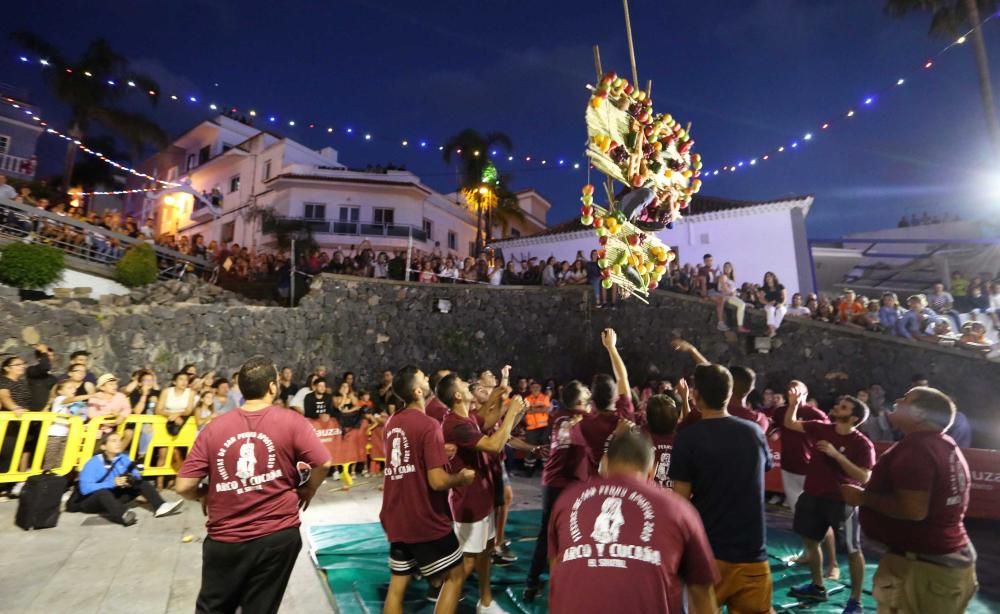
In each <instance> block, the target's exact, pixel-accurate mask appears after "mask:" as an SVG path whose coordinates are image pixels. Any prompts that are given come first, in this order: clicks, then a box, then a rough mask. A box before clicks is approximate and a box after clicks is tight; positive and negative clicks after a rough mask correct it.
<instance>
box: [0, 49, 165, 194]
mask: <svg viewBox="0 0 1000 614" xmlns="http://www.w3.org/2000/svg"><path fill="white" fill-rule="evenodd" d="M11 38H12V39H13V40H14V41H15V42H17V43H18V44H20V45H21V46H22V47H24V48H25V49H27V50H28V51H31V52H33V53H36V54H38V55H40V56H41V57H42V58H44V59H45V60H46V61H47V62H48V64H49V69H48V70H47V71H46V72H45V77H46V80H47V81H48V84H49V87H50V88H51V90H52V94H53V95H54V96H55V97H56V98H57V99H58V100H59V101H60V102H62V103H63V104H65V105H66V106H68V107H69V109H70V129H69V135H70V136H72V137H73V138H74V139H77V140H83V139H84V138H85V137H86V136H87V134H88V133H89V132H90V131H91V130H92V129H93V127H94V125H95V124H100V125H101V126H103V127H104V128H106V129H107V130H110V131H111V132H113V133H115V134H117V135H119V136H121V137H122V138H123V139H124V140H125V141H127V142H128V143H129V144H130V146H131V148H132V150H133V153H136V154H137V155H138V154H139V152H141V150H142V148H143V147H144V146H145V145H147V144H152V145H155V146H157V147H165V146H166V144H167V142H168V139H167V134H166V133H165V132H164V131H163V130H162V129H161V128H160V127H159V126H157V125H156V124H155V123H154V122H153V121H151V120H150V119H148V118H146V117H144V116H142V115H140V114H138V113H132V112H128V111H123V110H121V109H119V108H117V107H115V106H114V103H116V102H118V101H119V100H121V99H122V98H124V97H125V96H126V94H127V91H128V90H129V89H133V88H131V87H121V86H119V87H111V86H109V85H108V84H107V81H108V80H109V79H110V80H116V81H119V82H121V83H123V84H124V83H129V82H131V83H134V84H135V88H134V89H138V90H139V91H142V92H155V93H156V95H148V96H146V98H148V99H149V101H150V103H152V104H154V105H155V104H156V101H157V99H158V94H159V92H160V87H159V85H157V83H156V81H154V80H153V78H152V77H150V76H148V75H146V74H143V73H140V72H136V71H133V70H131V69H130V67H129V62H128V60H127V59H126V58H125V57H124V56H122V55H120V54H118V53H117V52H116V51H115V50H114V49H112V48H111V45H110V44H108V42H107V41H106V40H104V39H103V38H97V39H94V40H93V41H91V42H90V44H89V45H87V48H86V49H85V50H84V51H83V53H82V54H81V55H80V56H79V58H77V59H76V60H71V59H69V58H68V57H67V56H66V55H64V54H63V53H62V52H61V51H60V50H59V49H58V48H57V47H56V46H55V45H53V44H51V43H49V42H48V41H46V40H45V39H43V38H42V37H40V36H38V35H37V34H34V33H33V32H24V31H20V32H15V33H14V34H12V35H11ZM88 73H89V74H90V75H92V76H87V75H88ZM76 150H77V147H76V145H75V144H73V143H68V144H67V147H66V164H65V168H64V170H63V191H68V190H69V186H70V185H71V181H72V178H73V166H74V164H75V162H76Z"/></svg>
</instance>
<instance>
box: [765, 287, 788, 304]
mask: <svg viewBox="0 0 1000 614" xmlns="http://www.w3.org/2000/svg"><path fill="white" fill-rule="evenodd" d="M761 290H763V291H764V300H765V301H767V302H768V303H774V304H775V305H781V304H782V303H784V301H783V300H781V293H782V292H783V291H784V290H785V287H784V286H782V285H781V284H778V285H777V286H776V287H775V288H774V289H773V290H769V289H768V288H767V287H766V286H765V287H762V288H761Z"/></svg>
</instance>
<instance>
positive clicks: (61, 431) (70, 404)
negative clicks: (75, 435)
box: [42, 380, 87, 471]
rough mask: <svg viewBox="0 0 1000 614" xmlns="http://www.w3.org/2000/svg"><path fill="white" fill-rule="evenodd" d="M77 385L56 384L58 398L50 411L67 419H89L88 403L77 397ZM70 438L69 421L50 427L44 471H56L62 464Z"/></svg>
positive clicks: (53, 402) (67, 383)
mask: <svg viewBox="0 0 1000 614" xmlns="http://www.w3.org/2000/svg"><path fill="white" fill-rule="evenodd" d="M76 387H77V386H76V383H75V382H71V381H70V380H63V381H62V382H61V383H59V384H56V390H55V392H56V396H55V398H54V399H52V405H51V406H50V407H49V408H48V411H50V412H52V413H54V414H56V415H58V416H61V417H65V418H70V417H72V416H79V417H81V418H83V419H84V420H86V419H87V401H86V399H82V398H79V397H76V396H75V394H76ZM68 436H69V420H63V419H61V418H60V419H59V420H57V421H56V422H54V423H53V424H52V426H50V427H49V438H48V439H47V440H46V442H45V456H44V457H43V458H42V469H43V470H45V471H48V470H51V469H55V468H56V467H58V466H59V465H61V464H62V461H63V456H64V455H65V453H66V441H67V437H68Z"/></svg>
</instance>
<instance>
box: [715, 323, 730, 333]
mask: <svg viewBox="0 0 1000 614" xmlns="http://www.w3.org/2000/svg"><path fill="white" fill-rule="evenodd" d="M715 328H717V329H718V330H720V331H721V332H726V331H727V330H729V326H728V325H727V324H726V323H725V322H719V323H718V324H717V325H716V326H715Z"/></svg>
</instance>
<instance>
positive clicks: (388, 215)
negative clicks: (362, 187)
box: [372, 208, 395, 226]
mask: <svg viewBox="0 0 1000 614" xmlns="http://www.w3.org/2000/svg"><path fill="white" fill-rule="evenodd" d="M394 219H395V212H394V210H393V209H378V208H376V209H375V211H374V213H373V215H372V222H373V223H375V224H384V225H386V226H392V225H393V224H394V223H395V222H394V221H393V220H394Z"/></svg>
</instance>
